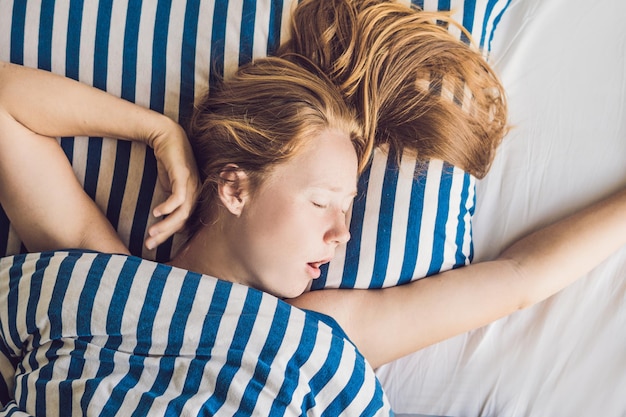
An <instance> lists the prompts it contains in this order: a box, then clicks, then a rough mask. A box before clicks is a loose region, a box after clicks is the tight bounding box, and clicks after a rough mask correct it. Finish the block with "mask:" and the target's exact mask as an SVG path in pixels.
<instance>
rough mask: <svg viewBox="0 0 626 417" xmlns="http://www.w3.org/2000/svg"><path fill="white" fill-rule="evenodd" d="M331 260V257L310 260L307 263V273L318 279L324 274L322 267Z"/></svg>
mask: <svg viewBox="0 0 626 417" xmlns="http://www.w3.org/2000/svg"><path fill="white" fill-rule="evenodd" d="M328 262H330V259H324V260H321V261H316V262H309V263H307V264H306V269H307V273H308V274H309V276H310V277H311V278H312V279H318V278H319V277H320V275H321V274H322V271H321V270H320V267H321V266H322V265H324V264H327V263H328Z"/></svg>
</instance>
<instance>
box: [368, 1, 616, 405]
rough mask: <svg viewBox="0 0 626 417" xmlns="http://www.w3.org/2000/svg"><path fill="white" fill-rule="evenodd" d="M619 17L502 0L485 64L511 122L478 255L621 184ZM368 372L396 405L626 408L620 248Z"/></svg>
mask: <svg viewBox="0 0 626 417" xmlns="http://www.w3.org/2000/svg"><path fill="white" fill-rule="evenodd" d="M625 18H626V2H624V1H623V0H596V1H594V2H590V1H583V0H512V2H511V5H510V7H509V10H508V11H507V13H506V15H505V17H504V18H503V20H502V22H501V25H500V26H499V27H498V30H497V32H496V34H495V37H494V43H493V52H492V55H491V58H490V59H491V62H492V63H493V64H494V66H495V67H496V69H497V71H498V73H499V74H500V76H501V78H502V80H503V82H504V84H505V86H506V89H507V91H508V100H509V106H510V116H511V117H510V121H511V123H512V124H513V125H514V126H515V127H514V129H513V130H512V131H511V132H510V134H509V135H508V137H507V138H506V139H505V142H504V144H503V145H502V146H501V148H500V150H499V153H498V155H497V157H496V160H495V162H494V165H493V168H492V170H491V172H490V173H489V175H488V176H487V178H486V179H484V180H482V181H480V182H479V183H478V185H477V211H476V215H475V218H474V243H475V249H476V257H475V260H484V259H489V258H492V257H494V256H495V255H497V254H498V253H499V252H500V251H501V250H502V249H504V247H505V246H507V245H508V244H509V243H511V242H512V241H514V240H515V239H516V238H518V237H521V236H522V235H524V234H526V233H527V232H529V231H531V230H533V229H535V228H537V227H539V226H541V225H544V224H547V223H548V222H551V221H553V220H556V219H558V218H561V217H563V216H565V215H567V214H568V213H571V212H573V211H574V210H576V209H578V208H581V207H583V206H585V205H587V204H589V203H591V202H594V201H596V200H598V199H600V198H602V197H604V196H606V195H608V194H610V193H611V192H612V191H615V190H617V189H619V188H621V187H624V186H626V25H625V24H624V19H625ZM624 215H625V216H626V213H624ZM378 374H379V376H380V378H381V380H382V382H383V385H384V386H385V388H386V390H387V393H388V395H389V398H390V401H391V402H392V405H393V407H394V409H395V411H396V412H398V413H423V414H429V415H445V416H455V417H461V416H499V417H504V416H603V417H611V416H614V417H618V416H624V415H626V250H621V251H619V252H618V253H616V254H614V255H613V256H611V257H610V258H609V259H608V260H607V261H606V262H604V263H603V264H602V265H600V266H599V267H598V268H596V269H595V270H594V271H592V272H591V273H589V274H587V275H585V276H584V278H582V279H581V280H580V281H578V282H576V283H575V284H574V285H572V286H571V287H569V288H568V289H566V290H565V291H563V292H562V293H560V294H558V295H556V296H554V297H552V298H550V299H549V300H547V301H545V302H543V303H541V304H539V305H537V306H535V307H532V308H530V309H527V310H524V311H521V312H519V313H516V314H514V315H512V316H510V317H507V318H504V319H502V320H499V321H497V322H495V323H493V324H491V325H489V326H486V327H484V328H481V329H478V330H476V331H473V332H470V333H468V334H463V335H460V336H458V337H456V338H453V339H451V340H448V341H445V342H442V343H440V344H437V345H435V346H432V347H429V348H427V349H424V350H422V351H420V352H418V353H416V354H413V355H410V356H408V357H406V358H403V359H401V360H399V361H396V362H394V363H392V364H389V365H387V366H385V367H383V368H381V369H379V370H378Z"/></svg>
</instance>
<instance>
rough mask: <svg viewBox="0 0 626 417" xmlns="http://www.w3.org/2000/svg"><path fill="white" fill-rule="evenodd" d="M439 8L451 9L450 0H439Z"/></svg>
mask: <svg viewBox="0 0 626 417" xmlns="http://www.w3.org/2000/svg"><path fill="white" fill-rule="evenodd" d="M437 10H445V11H450V0H439V1H438V2H437Z"/></svg>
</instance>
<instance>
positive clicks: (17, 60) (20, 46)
mask: <svg viewBox="0 0 626 417" xmlns="http://www.w3.org/2000/svg"><path fill="white" fill-rule="evenodd" d="M25 26H26V2H25V1H17V2H14V3H13V14H12V16H11V53H10V60H11V62H13V63H14V64H20V65H23V64H24V28H25Z"/></svg>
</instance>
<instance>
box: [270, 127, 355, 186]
mask: <svg viewBox="0 0 626 417" xmlns="http://www.w3.org/2000/svg"><path fill="white" fill-rule="evenodd" d="M357 164H358V160H357V156H356V152H355V150H354V146H353V145H352V142H351V140H350V137H349V136H348V135H347V134H346V133H343V132H340V131H338V130H330V129H326V130H323V131H322V132H321V133H319V134H317V135H314V136H312V137H309V138H305V139H303V144H302V146H301V147H300V149H299V150H298V153H297V154H296V155H295V156H294V157H293V158H291V159H290V160H289V161H287V162H285V163H283V164H279V165H277V166H276V167H275V169H274V171H273V175H272V177H273V179H274V180H277V181H282V182H283V184H284V185H287V184H286V182H287V181H288V182H289V183H290V184H292V185H293V186H296V187H320V188H327V189H331V190H332V191H337V192H345V193H351V192H353V191H354V189H355V187H356V180H357Z"/></svg>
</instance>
